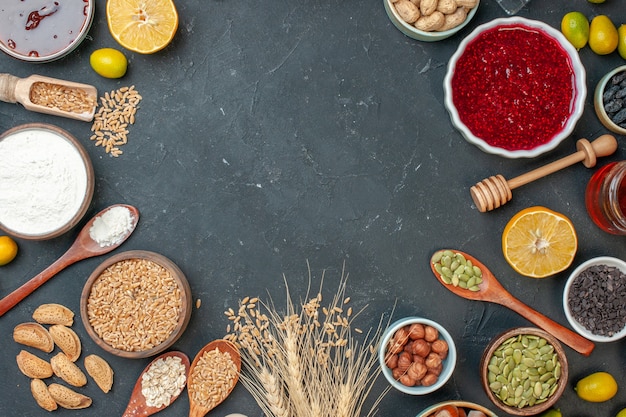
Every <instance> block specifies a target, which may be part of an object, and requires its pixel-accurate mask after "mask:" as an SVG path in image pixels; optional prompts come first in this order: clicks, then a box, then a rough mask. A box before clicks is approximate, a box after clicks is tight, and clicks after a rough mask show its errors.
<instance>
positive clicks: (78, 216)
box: [0, 122, 96, 240]
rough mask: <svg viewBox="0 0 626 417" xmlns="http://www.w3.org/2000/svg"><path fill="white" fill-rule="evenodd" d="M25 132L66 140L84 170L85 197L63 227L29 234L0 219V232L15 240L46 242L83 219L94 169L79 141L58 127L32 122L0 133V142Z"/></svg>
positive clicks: (92, 185)
mask: <svg viewBox="0 0 626 417" xmlns="http://www.w3.org/2000/svg"><path fill="white" fill-rule="evenodd" d="M27 130H39V131H41V130H45V131H48V132H51V133H53V134H55V135H57V136H58V137H60V138H61V139H64V140H66V141H67V142H68V143H69V144H70V145H72V146H73V147H74V149H76V151H77V152H78V154H79V156H80V159H81V160H82V162H83V167H84V168H85V176H86V187H85V195H84V196H83V201H82V202H81V204H80V206H79V207H78V210H77V211H76V213H75V214H74V216H72V218H71V219H70V220H69V221H68V222H67V223H65V224H64V225H61V226H60V227H58V228H57V229H55V230H51V231H49V232H46V233H41V234H31V233H24V232H20V231H18V230H13V229H11V228H9V227H7V226H6V225H4V224H3V223H2V219H0V230H3V231H5V232H6V233H8V234H10V235H13V236H15V237H17V238H20V239H24V240H48V239H52V238H55V237H59V236H61V235H63V234H65V233H67V232H68V231H70V230H71V229H73V228H74V227H75V226H76V225H77V224H78V223H79V222H80V221H81V220H82V219H83V217H85V214H86V213H87V210H88V209H89V207H90V206H91V202H92V200H93V195H94V190H95V182H96V180H95V174H94V169H93V164H92V162H91V158H90V157H89V154H88V153H87V151H86V150H85V147H84V146H83V145H82V144H81V143H80V141H79V140H78V139H77V138H76V137H75V136H74V135H72V134H71V133H70V132H68V131H67V130H65V129H62V128H60V127H58V126H55V125H53V124H50V123H39V122H34V123H25V124H21V125H18V126H14V127H12V128H10V129H8V130H6V131H5V132H3V133H0V141H2V140H3V139H5V138H6V137H8V136H11V135H14V134H16V133H18V132H22V131H27Z"/></svg>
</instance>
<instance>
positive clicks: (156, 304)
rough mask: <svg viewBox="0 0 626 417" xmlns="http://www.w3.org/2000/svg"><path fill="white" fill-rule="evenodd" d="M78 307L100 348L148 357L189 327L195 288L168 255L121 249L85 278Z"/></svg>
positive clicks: (116, 353) (175, 339) (86, 326)
mask: <svg viewBox="0 0 626 417" xmlns="http://www.w3.org/2000/svg"><path fill="white" fill-rule="evenodd" d="M80 312H81V319H82V321H83V325H84V326H85V329H86V330H87V333H88V334H89V336H90V337H91V338H92V339H93V340H94V341H95V342H96V343H97V344H98V345H99V346H100V347H101V348H102V349H104V350H106V351H107V352H109V353H112V354H114V355H117V356H121V357H124V358H148V357H151V356H154V355H157V354H159V353H161V352H163V351H164V350H166V349H168V348H169V347H171V346H172V345H173V344H174V343H175V342H176V341H177V340H178V338H179V337H180V336H181V335H182V333H183V332H184V331H185V329H186V328H187V325H188V324H189V319H190V318H191V289H190V287H189V283H188V282H187V279H186V278H185V275H184V274H183V272H182V271H181V270H180V268H178V266H176V264H174V262H172V261H171V260H169V259H168V258H166V257H165V256H163V255H160V254H158V253H154V252H149V251H141V250H133V251H127V252H122V253H119V254H117V255H114V256H112V257H110V258H108V259H107V260H105V261H104V262H102V263H101V264H100V265H99V266H98V267H97V268H96V269H95V270H94V272H93V273H92V274H91V275H90V277H89V279H87V282H86V283H85V286H84V288H83V291H82V294H81V300H80Z"/></svg>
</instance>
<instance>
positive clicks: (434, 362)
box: [424, 352, 441, 369]
mask: <svg viewBox="0 0 626 417" xmlns="http://www.w3.org/2000/svg"><path fill="white" fill-rule="evenodd" d="M424 364H425V365H426V366H427V367H428V368H429V369H430V368H436V367H438V366H439V365H441V357H440V356H439V354H437V353H434V352H433V353H430V354H429V355H428V357H427V358H426V361H425V362H424Z"/></svg>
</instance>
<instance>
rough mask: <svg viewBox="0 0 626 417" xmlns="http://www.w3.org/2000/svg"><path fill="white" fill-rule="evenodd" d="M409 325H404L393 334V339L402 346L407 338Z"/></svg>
mask: <svg viewBox="0 0 626 417" xmlns="http://www.w3.org/2000/svg"><path fill="white" fill-rule="evenodd" d="M408 327H409V326H404V327H401V328H399V329H398V330H396V333H395V334H394V335H393V341H394V342H395V343H398V344H400V345H402V346H404V345H405V344H406V342H407V340H409V328H408Z"/></svg>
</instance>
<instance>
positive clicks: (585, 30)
mask: <svg viewBox="0 0 626 417" xmlns="http://www.w3.org/2000/svg"><path fill="white" fill-rule="evenodd" d="M561 32H563V35H565V38H566V39H567V40H568V41H570V43H571V44H572V45H574V48H576V49H581V48H583V47H584V46H585V45H587V42H588V41H589V20H587V17H586V16H585V15H584V14H582V13H581V12H569V13H567V14H566V15H565V16H563V19H562V20H561Z"/></svg>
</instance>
